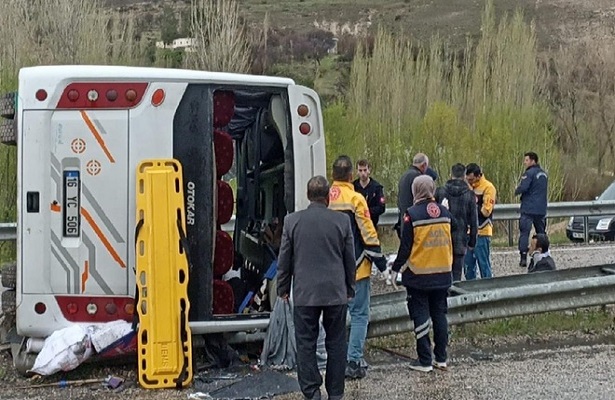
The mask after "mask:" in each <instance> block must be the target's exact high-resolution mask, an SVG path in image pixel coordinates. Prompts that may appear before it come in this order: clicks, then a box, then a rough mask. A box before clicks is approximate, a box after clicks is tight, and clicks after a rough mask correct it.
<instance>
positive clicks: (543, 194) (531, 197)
mask: <svg viewBox="0 0 615 400" xmlns="http://www.w3.org/2000/svg"><path fill="white" fill-rule="evenodd" d="M523 165H524V166H525V173H524V174H523V176H521V182H519V186H517V189H516V190H515V195H521V216H520V217H519V255H520V260H519V266H520V267H526V266H527V251H528V248H529V236H530V231H531V229H532V225H534V229H535V230H536V233H545V228H546V218H545V217H546V215H547V187H548V183H549V177H548V176H547V173H546V172H545V171H544V170H543V169H542V168H540V165H539V164H538V155H537V154H536V153H534V152H531V151H530V152H527V153H525V155H524V160H523Z"/></svg>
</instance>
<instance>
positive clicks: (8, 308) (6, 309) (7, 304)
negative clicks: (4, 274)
mask: <svg viewBox="0 0 615 400" xmlns="http://www.w3.org/2000/svg"><path fill="white" fill-rule="evenodd" d="M16 306H17V294H16V293H15V290H5V291H4V292H2V312H3V313H4V315H15V308H16Z"/></svg>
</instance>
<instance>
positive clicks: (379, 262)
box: [373, 256, 387, 272]
mask: <svg viewBox="0 0 615 400" xmlns="http://www.w3.org/2000/svg"><path fill="white" fill-rule="evenodd" d="M373 262H374V264H375V265H376V268H378V271H380V272H384V271H386V270H387V258H386V257H385V256H382V257H378V258H374V259H373Z"/></svg>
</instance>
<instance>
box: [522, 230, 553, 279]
mask: <svg viewBox="0 0 615 400" xmlns="http://www.w3.org/2000/svg"><path fill="white" fill-rule="evenodd" d="M530 258H531V260H530V265H529V266H528V267H527V272H529V273H532V272H543V271H554V270H555V261H553V258H551V253H549V237H548V236H547V234H546V233H537V234H535V235H534V236H532V241H531V243H530Z"/></svg>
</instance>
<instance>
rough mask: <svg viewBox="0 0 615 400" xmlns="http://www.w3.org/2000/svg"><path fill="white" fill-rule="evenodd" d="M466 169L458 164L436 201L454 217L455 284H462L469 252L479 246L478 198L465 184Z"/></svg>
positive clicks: (452, 170)
mask: <svg viewBox="0 0 615 400" xmlns="http://www.w3.org/2000/svg"><path fill="white" fill-rule="evenodd" d="M465 178H466V167H465V165H463V164H455V165H453V166H452V168H451V179H450V180H449V181H448V182H446V184H445V185H444V186H442V187H439V188H438V190H437V191H436V201H437V202H438V203H440V204H442V205H443V206H444V207H446V208H448V210H449V211H450V212H451V215H452V232H451V236H452V239H453V281H455V282H456V281H460V280H461V274H462V271H463V262H464V259H465V255H466V250H467V248H470V249H473V248H474V246H476V235H477V234H478V212H477V210H476V196H475V195H474V191H473V190H472V189H471V188H470V185H468V183H467V182H466V180H465Z"/></svg>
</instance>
